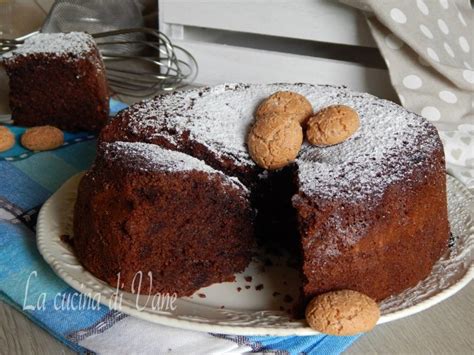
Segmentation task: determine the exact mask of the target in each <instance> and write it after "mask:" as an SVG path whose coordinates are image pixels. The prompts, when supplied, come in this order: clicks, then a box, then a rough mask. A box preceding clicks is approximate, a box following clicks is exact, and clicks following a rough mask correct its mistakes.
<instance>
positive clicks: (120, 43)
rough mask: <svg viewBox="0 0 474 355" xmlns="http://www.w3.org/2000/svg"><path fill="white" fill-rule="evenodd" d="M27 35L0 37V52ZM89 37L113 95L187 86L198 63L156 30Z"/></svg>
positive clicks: (140, 94) (144, 93) (136, 94)
mask: <svg viewBox="0 0 474 355" xmlns="http://www.w3.org/2000/svg"><path fill="white" fill-rule="evenodd" d="M35 33H36V32H35ZM35 33H32V34H29V35H28V36H31V35H34V34H35ZM28 36H25V37H22V38H19V39H0V55H1V54H3V53H5V52H8V51H11V50H14V49H16V48H18V47H19V46H21V45H22V44H23V43H24V40H25V39H26V38H27V37H28ZM92 37H93V38H94V39H95V40H96V42H97V46H98V47H99V50H100V52H101V55H102V58H103V60H104V63H105V68H106V75H107V80H108V84H109V87H110V88H111V90H112V91H113V93H114V94H122V95H126V96H131V97H137V98H141V97H147V96H151V95H153V94H155V93H157V92H158V91H172V90H175V89H177V88H180V87H182V86H184V85H189V84H190V83H192V82H193V81H194V80H195V78H196V76H197V73H198V64H197V62H196V60H195V58H194V57H193V56H192V54H191V53H189V52H188V51H187V50H186V49H184V48H182V47H180V46H177V45H174V44H173V43H172V42H171V41H170V39H169V38H168V37H167V36H166V35H165V34H164V33H162V32H160V31H158V30H154V29H151V28H144V27H140V28H127V29H120V30H114V31H107V32H99V33H94V34H92Z"/></svg>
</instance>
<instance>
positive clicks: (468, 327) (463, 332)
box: [0, 282, 474, 354]
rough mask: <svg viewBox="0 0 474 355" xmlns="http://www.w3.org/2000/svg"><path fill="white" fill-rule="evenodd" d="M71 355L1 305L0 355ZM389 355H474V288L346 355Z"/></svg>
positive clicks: (381, 329) (384, 328)
mask: <svg viewBox="0 0 474 355" xmlns="http://www.w3.org/2000/svg"><path fill="white" fill-rule="evenodd" d="M163 351H164V352H165V351H166V350H165V349H164V350H163ZM72 353H73V352H72V351H71V350H69V349H68V348H67V347H66V346H64V345H62V344H61V343H60V342H58V341H57V340H56V339H54V338H53V337H52V336H50V335H49V334H48V333H46V332H45V331H44V330H42V329H41V328H39V327H38V326H36V325H35V324H33V323H32V322H31V321H29V320H28V319H27V318H26V317H25V316H24V315H23V314H21V313H19V312H18V311H16V310H14V309H12V308H11V307H10V306H8V305H6V304H3V303H1V302H0V354H72ZM384 353H385V354H388V353H390V354H473V353H474V283H472V282H471V283H470V284H469V285H468V286H466V287H465V288H464V289H463V290H461V291H460V292H459V293H457V294H456V295H454V296H453V297H451V298H449V299H448V300H446V301H444V302H442V303H440V304H438V305H436V306H434V307H432V308H430V309H428V310H426V311H424V312H421V313H418V314H416V315H413V316H411V317H408V318H404V319H400V320H397V321H394V322H391V323H388V324H383V325H380V326H377V327H376V328H375V329H374V330H373V331H372V332H370V333H368V334H366V335H364V336H362V337H361V338H359V339H358V340H357V341H356V342H355V343H354V344H353V345H352V346H351V347H350V348H349V349H348V350H347V351H346V354H384Z"/></svg>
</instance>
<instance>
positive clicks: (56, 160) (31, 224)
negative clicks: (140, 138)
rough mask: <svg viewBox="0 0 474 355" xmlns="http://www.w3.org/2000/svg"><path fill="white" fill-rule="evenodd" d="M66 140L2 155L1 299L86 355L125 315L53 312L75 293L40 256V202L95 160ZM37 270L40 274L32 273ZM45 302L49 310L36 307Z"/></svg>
mask: <svg viewBox="0 0 474 355" xmlns="http://www.w3.org/2000/svg"><path fill="white" fill-rule="evenodd" d="M124 107H125V105H124V104H123V103H120V102H117V101H113V100H112V101H111V111H112V113H116V112H117V111H118V110H120V109H122V108H124ZM9 128H10V129H11V130H12V131H13V132H15V134H16V135H17V136H18V137H19V136H20V135H21V134H22V132H23V131H24V129H23V128H20V127H14V126H10V127H9ZM17 141H19V139H17ZM65 142H66V143H67V144H66V145H65V146H63V147H62V148H60V149H57V150H54V151H49V152H42V153H33V152H30V151H27V150H25V149H24V148H22V147H21V146H20V145H18V144H17V145H16V146H15V147H14V148H13V149H11V150H9V151H7V152H4V153H0V177H1V182H0V299H1V300H3V301H4V302H7V303H8V304H10V305H11V306H12V307H14V308H16V309H18V310H20V311H21V312H23V313H24V314H25V315H26V316H27V317H28V318H29V319H31V320H32V321H33V322H35V323H36V324H38V325H39V326H41V327H43V328H44V329H46V330H47V331H48V332H49V333H50V334H52V335H53V336H54V337H56V338H57V339H59V340H60V341H61V342H63V343H64V344H66V345H67V346H69V347H71V348H72V349H74V350H76V351H79V352H85V351H87V349H84V348H82V347H81V346H79V345H78V344H77V343H78V341H79V340H80V339H81V334H82V333H84V334H86V333H87V334H98V333H100V332H103V331H104V330H105V329H108V328H110V327H112V326H113V325H114V324H115V323H116V322H119V321H120V320H121V319H123V317H124V316H121V315H120V314H119V315H117V313H118V312H115V311H111V310H109V309H108V308H107V307H105V306H100V309H98V310H55V307H54V306H53V304H54V302H58V299H57V297H55V296H56V295H57V294H60V295H61V296H62V297H67V296H68V295H72V294H73V293H74V290H73V289H71V288H70V287H69V286H68V285H66V284H65V283H64V282H63V281H62V280H61V279H59V278H58V277H57V276H56V275H55V274H54V273H53V271H52V270H51V269H50V267H49V266H48V265H47V264H46V263H45V262H44V261H43V259H42V257H41V255H40V254H39V253H38V250H37V248H36V240H35V230H34V229H35V223H36V216H37V213H38V211H39V208H40V207H41V205H42V203H44V201H45V200H46V199H47V198H48V197H49V196H50V195H51V194H52V193H53V192H54V191H55V190H56V189H57V188H59V186H61V184H62V183H64V182H65V181H66V180H67V179H68V178H69V177H71V176H72V175H74V174H76V173H78V172H79V171H81V170H84V169H86V168H87V167H89V166H90V164H91V163H92V161H93V159H94V156H95V136H93V135H90V134H88V133H74V134H71V133H66V134H65ZM34 271H36V272H37V273H36V274H34V273H33V274H32V272H34ZM28 280H30V281H29V283H28ZM27 284H28V292H27V293H26V291H25V290H26V288H27ZM25 294H26V295H25ZM43 300H44V303H45V309H46V310H42V309H41V307H38V304H39V305H40V306H41V305H42V304H43ZM38 301H39V302H38ZM24 306H26V309H24ZM98 322H102V323H104V322H105V323H106V324H107V326H105V327H104V326H102V327H97V328H94V325H95V324H97V323H98ZM86 329H87V330H88V332H86V331H85V330H86ZM91 329H92V332H91ZM81 331H82V333H81ZM213 335H214V336H216V337H220V338H226V339H229V340H232V341H235V342H238V343H241V344H246V345H249V346H250V347H251V348H252V349H253V350H254V351H282V352H287V353H290V354H298V353H321V354H338V353H341V352H342V351H343V350H344V349H346V348H347V347H348V346H349V345H350V344H351V343H352V342H353V341H354V340H355V339H356V338H357V336H355V337H331V336H323V335H321V336H305V337H296V336H291V337H253V336H248V337H241V336H239V337H237V336H229V335H219V334H213ZM84 336H85V335H84ZM157 350H159V349H157ZM137 351H138V352H139V349H137Z"/></svg>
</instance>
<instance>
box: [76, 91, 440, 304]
mask: <svg viewBox="0 0 474 355" xmlns="http://www.w3.org/2000/svg"><path fill="white" fill-rule="evenodd" d="M277 91H293V92H297V93H299V94H301V95H304V96H305V97H306V98H307V99H308V100H309V101H310V102H311V104H312V106H313V109H314V111H317V110H319V109H321V108H324V107H327V106H329V105H334V104H342V105H347V106H350V107H352V108H353V109H354V110H356V111H357V112H358V114H359V117H360V122H361V126H360V128H359V130H358V131H357V132H356V133H355V134H354V135H353V136H352V137H351V138H349V139H348V140H347V141H345V142H343V143H341V144H338V145H334V146H329V147H316V146H312V145H309V144H305V145H303V147H302V149H301V151H300V154H299V156H298V158H297V159H296V161H295V162H294V163H293V164H291V165H290V166H287V167H285V168H283V169H281V170H278V171H273V172H269V171H265V170H263V169H262V168H260V167H258V166H257V165H256V164H255V163H254V162H253V161H252V159H251V158H250V156H249V154H248V149H247V147H246V137H247V133H248V131H249V129H250V127H251V125H252V122H253V119H254V113H255V110H256V109H257V107H258V105H259V103H260V102H261V101H262V100H264V99H265V98H266V97H268V96H270V95H271V94H273V93H275V92H277ZM98 144H99V150H98V156H97V160H96V162H95V164H94V166H93V167H92V168H91V170H90V171H89V172H88V173H87V175H86V176H85V178H84V179H83V180H82V182H81V184H80V187H79V194H78V200H77V205H76V210H75V217H74V233H75V234H74V239H75V241H74V247H75V250H76V253H77V255H78V257H79V259H80V260H81V262H82V263H83V264H84V266H85V267H86V268H87V269H88V270H89V271H91V272H92V273H93V274H95V275H96V276H98V277H99V278H102V279H104V280H106V281H107V282H109V283H112V284H114V285H115V282H114V281H115V280H116V274H117V273H118V272H120V273H121V281H122V282H124V285H123V288H124V289H126V290H130V289H131V282H132V280H131V278H132V275H134V274H135V273H136V272H138V271H142V272H143V273H144V274H146V273H147V272H152V274H153V285H152V289H153V290H155V291H160V292H170V293H172V292H176V293H177V294H178V295H180V296H182V295H189V294H191V293H193V292H194V291H196V290H197V289H199V288H200V287H202V286H205V285H208V284H210V283H212V282H218V281H223V280H228V279H230V278H232V275H233V274H234V273H235V272H239V271H242V270H243V269H244V268H245V266H246V265H247V264H248V263H249V261H250V258H251V255H252V248H253V247H254V245H255V241H256V240H257V236H256V235H257V234H260V231H261V230H263V231H264V232H263V234H265V235H266V237H267V238H265V239H267V240H268V239H269V238H268V236H269V233H271V228H270V229H268V228H267V227H268V226H270V225H277V226H284V228H277V229H278V230H279V231H280V232H281V231H282V230H283V231H284V238H283V239H285V238H286V242H288V243H289V244H292V245H294V246H297V248H295V249H294V250H296V251H295V252H298V253H300V254H301V272H302V276H303V282H304V284H303V295H304V297H307V298H310V297H312V296H314V295H317V294H320V293H323V292H326V291H330V290H337V289H352V290H356V291H360V292H363V293H365V294H367V295H369V296H370V297H372V298H374V299H376V300H380V299H383V298H385V297H387V296H389V295H391V294H394V293H397V292H400V291H401V290H403V289H405V288H408V287H410V286H413V285H415V284H416V283H417V282H418V281H420V280H421V279H423V278H424V277H426V276H427V275H428V274H429V272H430V271H431V268H432V266H433V264H434V263H435V262H436V261H437V260H438V258H439V257H440V256H441V255H442V253H443V252H444V251H445V249H446V247H447V240H448V235H449V225H448V220H447V202H446V177H445V165H444V155H443V147H442V144H441V141H440V139H439V137H438V134H437V131H436V129H435V128H434V127H433V126H432V125H431V124H430V123H429V122H427V121H426V120H424V119H423V118H422V117H420V116H418V115H416V114H414V113H411V112H408V111H406V110H405V109H404V108H402V107H400V106H398V105H396V104H394V103H392V102H389V101H386V100H381V99H378V98H376V97H374V96H372V95H369V94H362V93H354V92H351V91H349V90H347V89H345V88H341V87H333V86H318V85H310V84H271V85H245V84H228V85H220V86H216V87H205V88H200V89H193V90H187V91H178V92H174V93H172V94H166V95H162V96H158V97H156V98H154V99H151V100H146V101H143V102H140V103H137V104H135V105H133V106H131V107H130V108H128V109H126V110H124V111H122V112H121V113H119V114H118V115H117V116H116V118H115V119H113V120H112V121H111V122H110V123H109V124H108V125H107V126H106V127H105V128H104V129H103V130H102V132H101V135H100V139H99V143H98ZM253 210H255V211H256V212H257V213H256V214H254V213H253ZM271 238H273V235H270V239H271ZM275 242H276V241H275ZM124 275H127V276H126V277H125V276H124Z"/></svg>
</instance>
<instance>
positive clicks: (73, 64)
mask: <svg viewBox="0 0 474 355" xmlns="http://www.w3.org/2000/svg"><path fill="white" fill-rule="evenodd" d="M2 59H3V61H2V62H3V65H4V67H5V69H6V72H7V74H8V77H9V78H10V108H11V111H12V119H13V121H14V123H15V124H16V125H19V126H40V125H52V126H56V127H58V128H61V129H65V130H87V131H97V130H99V129H100V128H101V127H102V126H104V125H105V123H106V122H107V118H108V115H109V93H108V88H107V80H106V78H105V69H104V64H103V62H102V59H101V56H100V53H99V51H98V49H97V46H96V44H95V42H94V40H93V38H92V36H90V35H88V34H86V33H81V32H70V33H40V34H37V35H34V36H32V37H30V38H28V39H26V40H25V43H24V44H23V45H22V46H21V47H19V48H18V49H16V50H14V51H11V52H8V53H6V54H5V55H4V56H3V58H2Z"/></svg>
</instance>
